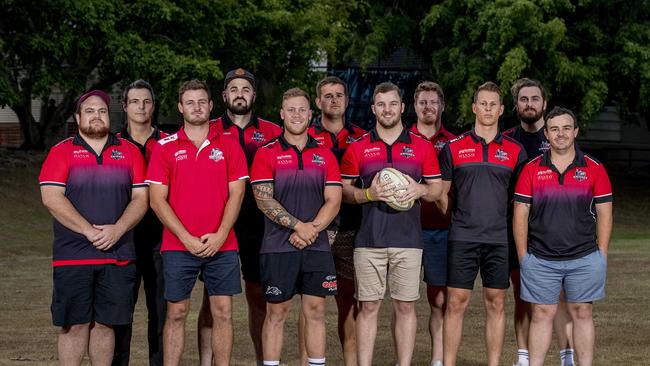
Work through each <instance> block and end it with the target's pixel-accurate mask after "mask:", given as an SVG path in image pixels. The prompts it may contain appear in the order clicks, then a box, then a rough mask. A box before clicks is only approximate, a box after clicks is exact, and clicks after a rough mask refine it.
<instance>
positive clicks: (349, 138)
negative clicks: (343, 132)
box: [345, 136, 357, 145]
mask: <svg viewBox="0 0 650 366" xmlns="http://www.w3.org/2000/svg"><path fill="white" fill-rule="evenodd" d="M356 140H357V139H355V138H354V136H348V137H347V138H346V139H345V143H346V144H348V145H350V144H351V143H353V142H355V141H356Z"/></svg>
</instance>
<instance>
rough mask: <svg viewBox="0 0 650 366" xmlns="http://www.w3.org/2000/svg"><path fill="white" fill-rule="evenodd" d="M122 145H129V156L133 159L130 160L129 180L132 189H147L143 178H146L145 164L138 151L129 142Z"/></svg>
mask: <svg viewBox="0 0 650 366" xmlns="http://www.w3.org/2000/svg"><path fill="white" fill-rule="evenodd" d="M124 143H128V144H129V150H130V154H131V156H132V157H133V158H132V159H131V180H132V184H133V188H142V187H147V183H145V178H146V176H147V163H145V160H144V158H143V157H142V154H141V153H140V150H138V148H137V147H136V146H135V145H133V144H131V143H130V142H124Z"/></svg>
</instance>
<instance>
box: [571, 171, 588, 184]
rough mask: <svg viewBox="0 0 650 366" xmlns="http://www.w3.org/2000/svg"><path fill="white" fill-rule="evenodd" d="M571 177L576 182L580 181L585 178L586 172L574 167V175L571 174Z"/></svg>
mask: <svg viewBox="0 0 650 366" xmlns="http://www.w3.org/2000/svg"><path fill="white" fill-rule="evenodd" d="M573 179H575V180H576V181H578V182H582V181H584V180H586V179H587V172H585V171H584V170H581V169H576V175H574V176H573Z"/></svg>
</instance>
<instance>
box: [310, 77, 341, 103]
mask: <svg viewBox="0 0 650 366" xmlns="http://www.w3.org/2000/svg"><path fill="white" fill-rule="evenodd" d="M328 84H334V85H343V93H345V95H346V96H347V95H348V85H347V84H346V83H345V81H343V80H341V79H340V78H338V77H336V76H327V77H326V78H324V79H323V80H321V81H319V82H318V84H316V98H320V95H321V91H320V90H321V89H322V88H323V86H324V85H328Z"/></svg>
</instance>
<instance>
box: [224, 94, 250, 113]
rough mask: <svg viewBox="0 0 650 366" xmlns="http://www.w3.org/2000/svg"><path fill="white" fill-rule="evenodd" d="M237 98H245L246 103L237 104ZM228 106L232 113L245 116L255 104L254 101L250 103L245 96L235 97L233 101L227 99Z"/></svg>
mask: <svg viewBox="0 0 650 366" xmlns="http://www.w3.org/2000/svg"><path fill="white" fill-rule="evenodd" d="M237 100H243V101H244V104H241V105H237V104H235V102H236V101H237ZM226 108H227V109H228V110H229V111H230V113H232V114H236V115H239V116H243V115H245V114H248V113H250V111H251V110H252V109H253V105H252V103H251V104H248V102H247V101H246V99H244V98H235V99H234V100H233V101H232V102H231V101H226Z"/></svg>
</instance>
